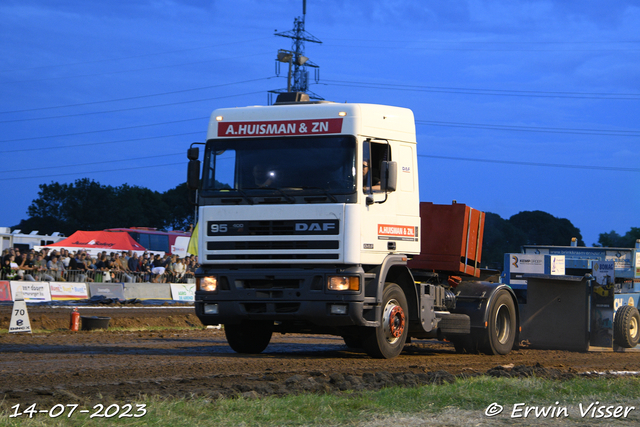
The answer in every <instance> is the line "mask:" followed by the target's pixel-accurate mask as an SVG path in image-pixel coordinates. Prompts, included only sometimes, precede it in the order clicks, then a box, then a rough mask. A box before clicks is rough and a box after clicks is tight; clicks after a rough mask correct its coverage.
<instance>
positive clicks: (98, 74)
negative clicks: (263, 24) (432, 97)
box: [0, 53, 267, 84]
mask: <svg viewBox="0 0 640 427" xmlns="http://www.w3.org/2000/svg"><path fill="white" fill-rule="evenodd" d="M261 55H262V56H266V55H267V54H266V53H255V54H253V55H249V54H244V55H242V56H234V57H232V58H217V59H209V60H207V61H197V62H187V63H182V64H172V65H161V66H157V67H148V68H138V69H136V70H118V71H107V72H104V73H94V74H80V75H75V76H58V77H45V78H41V79H31V80H15V81H2V82H0V84H15V83H31V82H41V81H46V80H62V79H71V78H73V79H76V78H79V77H97V76H105V75H111V74H125V73H132V72H138V71H151V70H159V69H161V68H172V67H183V66H185V65H198V64H206V63H208V62H218V61H229V60H231V59H244V58H248V57H253V56H261Z"/></svg>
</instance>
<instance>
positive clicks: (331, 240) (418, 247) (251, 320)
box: [188, 93, 519, 358]
mask: <svg viewBox="0 0 640 427" xmlns="http://www.w3.org/2000/svg"><path fill="white" fill-rule="evenodd" d="M195 145H197V144H192V146H191V148H190V149H189V151H188V158H189V160H190V162H189V171H188V185H189V187H190V188H191V189H193V190H197V193H196V203H197V205H198V221H199V230H198V233H199V236H198V247H199V261H200V264H201V268H200V269H199V270H198V272H197V274H196V276H197V277H196V283H197V287H196V293H195V300H196V301H195V310H196V315H197V316H198V318H199V319H200V320H201V321H202V323H203V324H205V325H217V324H223V325H224V331H225V334H226V338H227V341H228V343H229V345H230V346H231V348H232V349H233V350H235V351H236V352H240V353H260V352H262V351H263V350H264V349H265V348H266V347H267V346H268V344H269V341H270V339H271V336H272V334H273V333H274V332H275V333H318V334H333V335H339V336H341V337H343V338H344V341H345V343H346V344H347V345H348V346H349V347H352V348H361V349H364V350H365V351H366V352H367V354H369V355H370V356H372V357H376V358H392V357H395V356H397V355H398V354H400V352H401V351H402V349H403V347H404V345H405V343H407V342H409V341H410V340H411V338H434V337H437V338H440V339H447V340H449V341H451V342H453V343H454V345H455V348H456V350H458V351H460V352H464V351H468V352H477V351H481V352H486V353H489V354H506V353H508V352H509V351H511V349H512V347H513V346H514V343H515V342H517V336H518V328H519V325H518V322H519V319H518V305H517V302H516V298H515V296H514V294H513V292H512V291H511V289H510V288H509V287H508V286H505V285H501V284H498V283H490V282H482V281H479V280H478V279H477V276H479V268H478V263H479V261H480V254H481V246H482V231H483V226H484V218H483V216H482V212H479V211H477V210H474V209H471V208H469V207H467V206H465V205H462V204H455V203H454V204H453V205H433V204H431V203H422V204H421V203H420V201H419V191H418V182H419V180H418V160H417V147H416V135H415V124H414V118H413V113H412V112H411V111H410V110H408V109H405V108H398V107H391V106H385V105H371V104H348V103H345V104H339V103H332V102H325V101H322V102H309V101H308V98H305V95H304V94H298V93H286V94H282V95H280V97H279V98H278V101H277V102H276V104H274V105H271V106H253V107H243V108H224V109H219V110H216V111H214V112H213V114H212V115H211V121H210V124H209V129H208V134H207V141H206V143H201V145H204V146H205V147H204V160H203V162H202V165H201V162H200V160H198V159H199V149H198V147H196V146H195Z"/></svg>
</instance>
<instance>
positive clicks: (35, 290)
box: [11, 280, 51, 302]
mask: <svg viewBox="0 0 640 427" xmlns="http://www.w3.org/2000/svg"><path fill="white" fill-rule="evenodd" d="M19 286H22V295H23V297H24V300H25V301H27V302H45V301H51V291H50V290H49V282H24V281H20V282H18V281H15V280H12V281H11V295H16V292H17V289H18V287H19Z"/></svg>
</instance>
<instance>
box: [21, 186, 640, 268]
mask: <svg viewBox="0 0 640 427" xmlns="http://www.w3.org/2000/svg"><path fill="white" fill-rule="evenodd" d="M39 188H40V191H39V192H38V197H37V198H36V199H35V200H33V202H32V203H31V205H30V206H29V208H28V210H27V214H28V215H29V218H28V219H24V220H22V221H20V224H18V225H17V226H15V227H13V228H19V229H21V230H22V231H23V232H24V233H29V232H30V231H33V230H39V231H40V232H41V233H46V234H51V233H53V232H55V231H58V232H61V233H63V234H64V235H66V236H70V235H71V234H72V233H74V232H76V231H77V230H85V231H94V230H104V229H106V228H125V227H154V228H158V229H160V230H188V229H189V228H190V226H191V225H193V224H194V218H195V208H194V206H193V205H192V204H191V203H190V201H189V200H190V198H189V190H188V188H187V185H186V183H182V184H180V185H178V186H176V187H175V188H172V189H170V190H167V191H165V192H164V193H160V192H157V191H152V190H149V189H148V188H144V187H138V186H131V185H128V184H123V185H121V186H118V187H112V186H110V185H101V184H100V183H98V182H96V181H93V180H90V179H89V178H83V179H78V180H76V181H75V182H74V183H73V184H59V183H56V182H52V183H51V184H41V185H40V186H39ZM573 237H575V238H576V239H578V246H584V241H583V240H582V234H580V229H578V228H577V227H575V226H574V225H573V224H572V223H571V221H569V220H568V219H566V218H556V217H555V216H553V215H551V214H549V213H547V212H542V211H524V212H520V213H518V214H516V215H513V216H512V217H511V218H509V219H503V218H501V217H500V216H499V215H497V214H494V213H491V212H487V213H486V215H485V226H484V240H483V245H482V266H489V267H495V268H498V269H502V263H503V261H504V254H505V253H517V252H520V247H521V246H522V245H526V244H532V245H534V244H538V245H555V246H568V245H570V243H571V238H573ZM637 239H640V227H632V228H631V229H630V230H629V231H628V232H627V233H626V234H624V235H622V236H621V235H620V234H618V233H617V232H615V231H611V232H608V233H601V234H600V235H599V239H598V243H597V244H596V245H594V246H603V247H623V248H624V247H626V248H631V247H634V246H635V242H636V240H637Z"/></svg>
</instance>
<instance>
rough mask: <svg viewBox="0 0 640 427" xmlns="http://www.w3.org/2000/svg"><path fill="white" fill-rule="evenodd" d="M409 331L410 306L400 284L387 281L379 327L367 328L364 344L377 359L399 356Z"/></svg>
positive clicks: (370, 354) (363, 339)
mask: <svg viewBox="0 0 640 427" xmlns="http://www.w3.org/2000/svg"><path fill="white" fill-rule="evenodd" d="M408 333H409V306H408V305H407V298H406V297H405V295H404V292H403V291H402V288H400V286H398V285H396V284H395V283H386V284H385V288H384V291H383V293H382V320H381V325H380V326H378V327H377V328H367V330H366V333H365V335H364V336H363V338H362V344H363V346H364V348H365V350H366V351H367V354H368V355H369V356H371V357H375V358H377V359H391V358H394V357H396V356H398V355H399V354H400V353H401V352H402V349H403V348H404V344H405V342H406V341H407V335H408Z"/></svg>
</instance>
